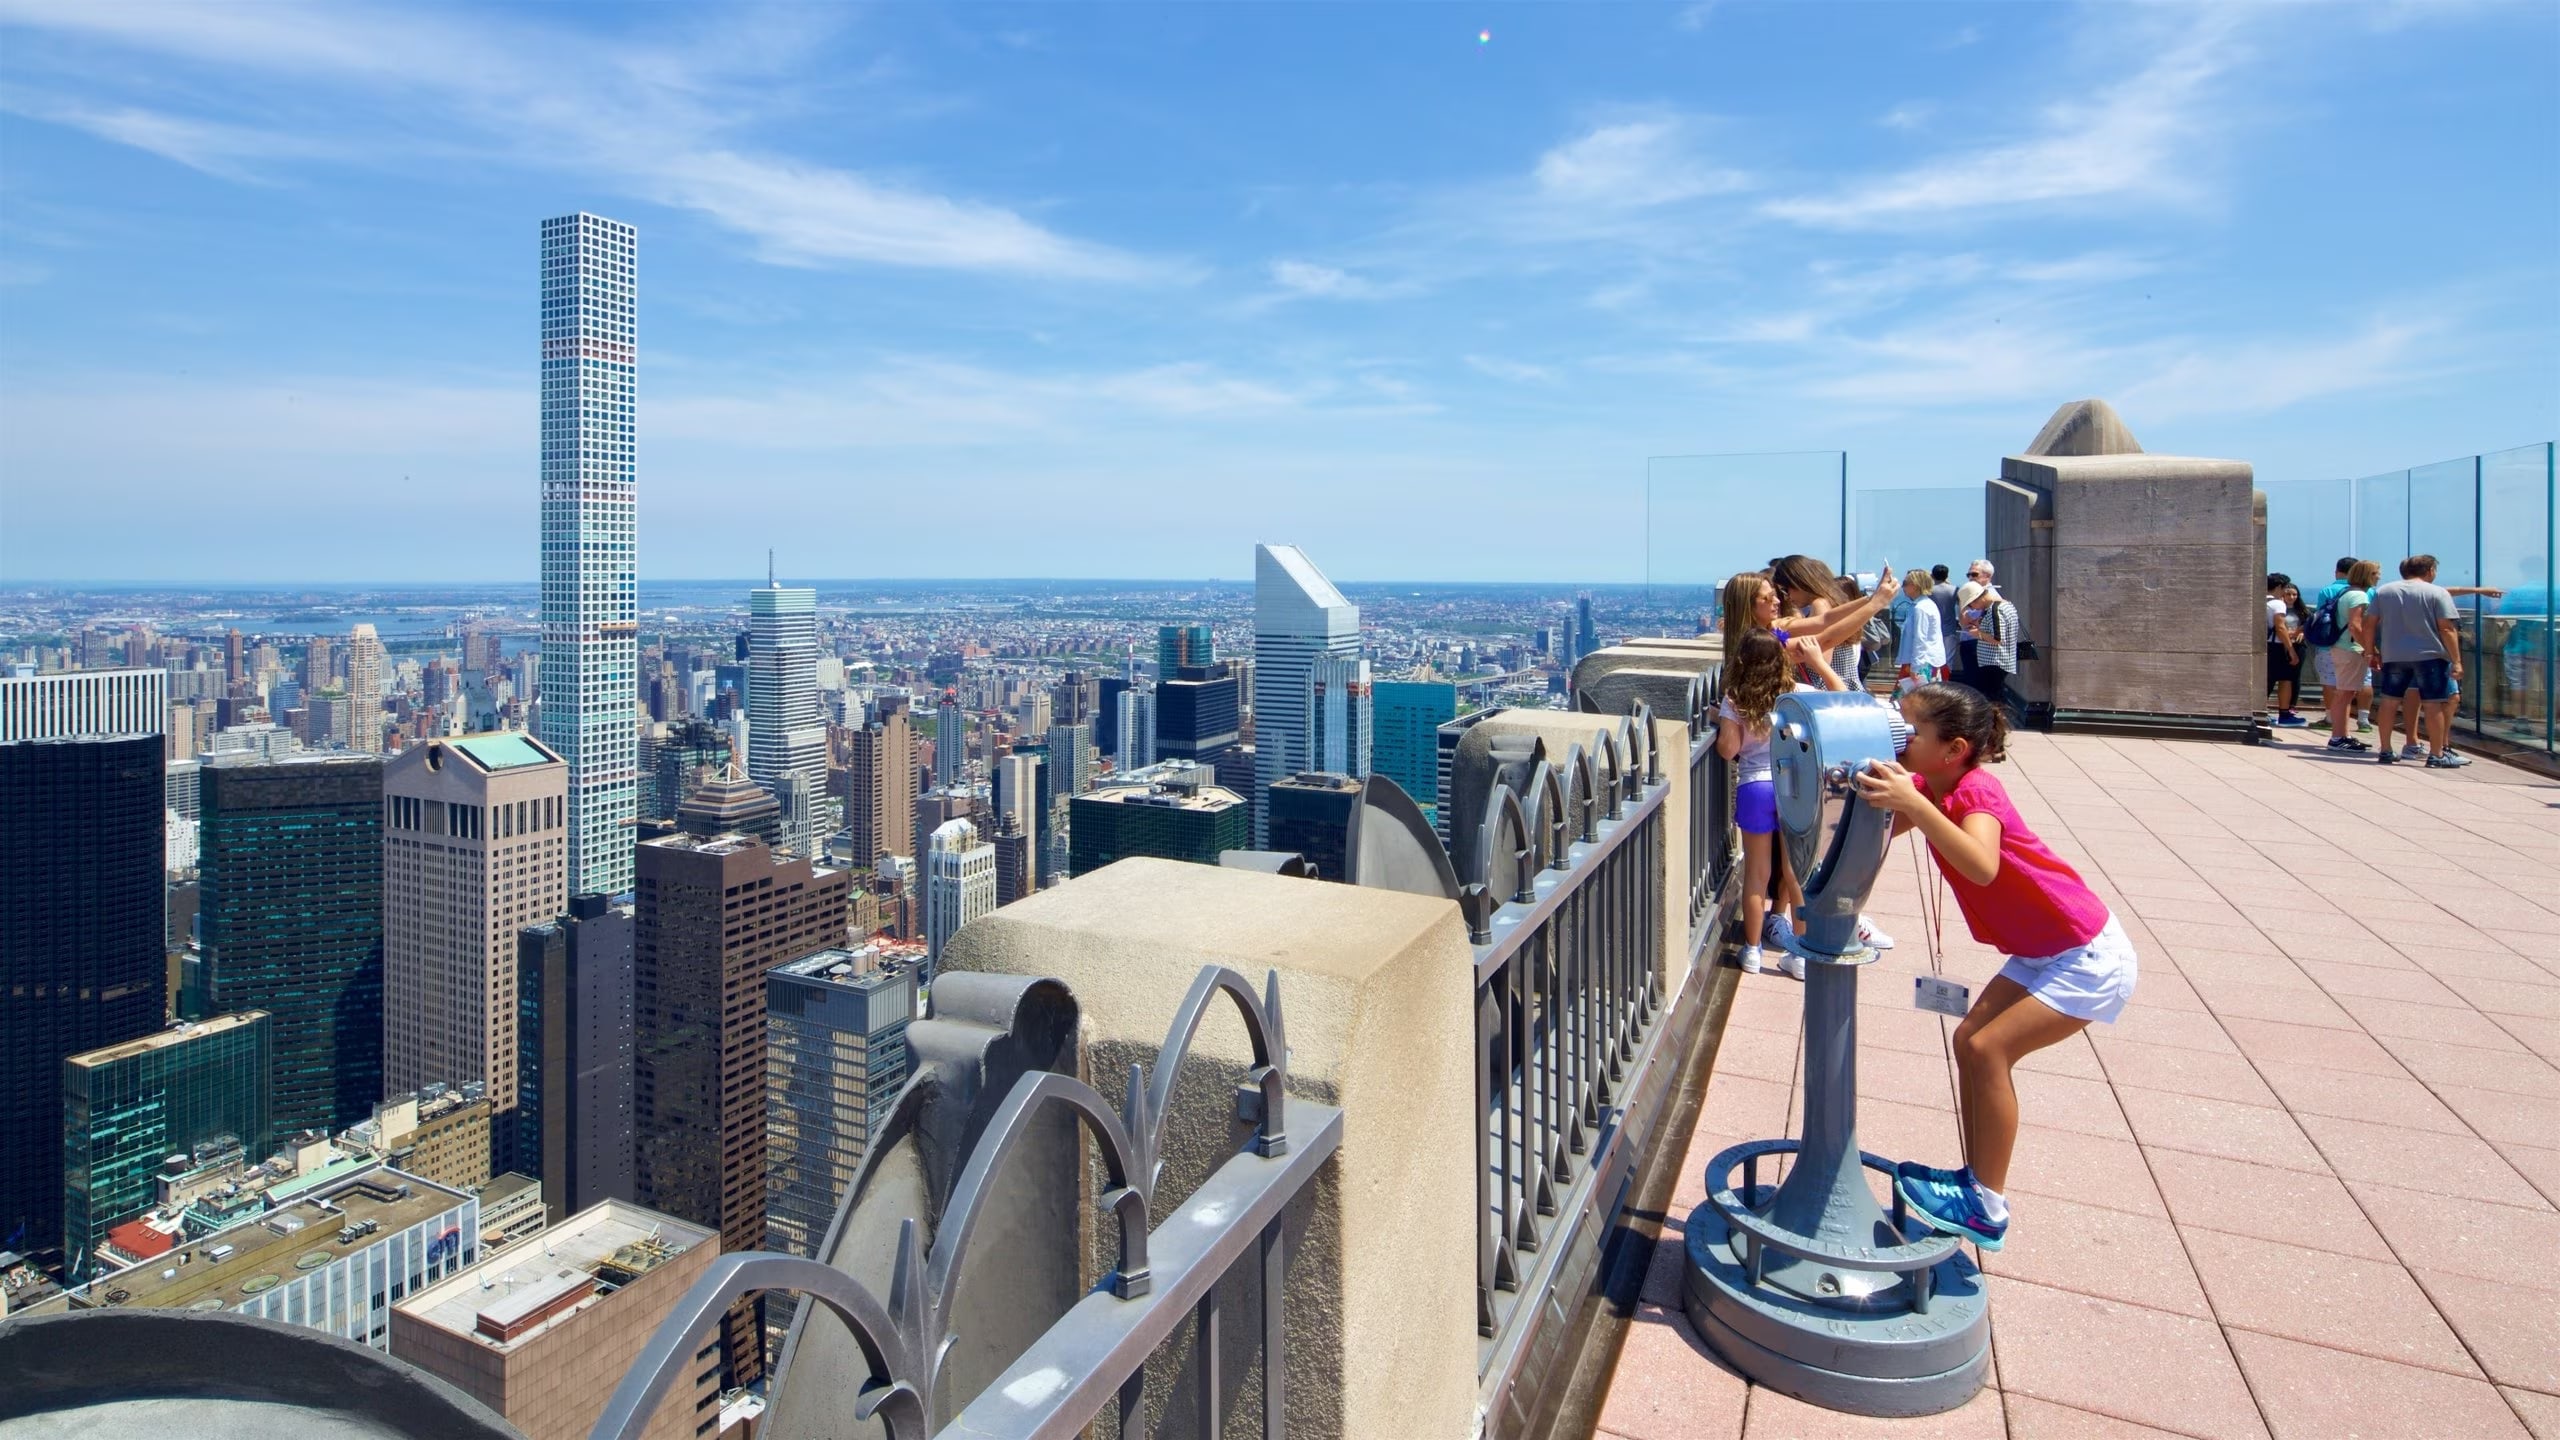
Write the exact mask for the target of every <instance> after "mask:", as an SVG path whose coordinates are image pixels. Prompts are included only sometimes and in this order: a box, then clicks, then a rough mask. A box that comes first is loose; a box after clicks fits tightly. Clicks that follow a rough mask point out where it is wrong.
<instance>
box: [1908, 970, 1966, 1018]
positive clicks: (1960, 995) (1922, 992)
mask: <svg viewBox="0 0 2560 1440" xmlns="http://www.w3.org/2000/svg"><path fill="white" fill-rule="evenodd" d="M1911 1003H1912V1005H1913V1006H1914V1007H1916V1008H1918V1009H1922V1010H1935V1011H1937V1012H1938V1013H1939V1014H1941V1015H1953V1016H1955V1017H1956V1018H1957V1019H1959V1020H1961V1019H1963V1018H1964V1013H1965V1012H1966V1011H1967V1010H1970V1009H1972V1008H1973V991H1972V990H1971V989H1969V988H1967V987H1966V986H1963V985H1960V984H1958V983H1956V982H1955V981H1953V980H1941V979H1939V978H1938V977H1937V976H1935V975H1915V976H1913V977H1911Z"/></svg>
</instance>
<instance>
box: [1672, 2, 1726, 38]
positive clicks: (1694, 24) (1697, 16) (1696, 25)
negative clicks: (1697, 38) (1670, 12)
mask: <svg viewBox="0 0 2560 1440" xmlns="http://www.w3.org/2000/svg"><path fill="white" fill-rule="evenodd" d="M1715 13H1716V0H1692V3H1690V4H1687V5H1683V6H1681V7H1680V13H1679V14H1677V15H1674V16H1672V17H1671V23H1672V25H1673V26H1674V27H1676V28H1678V29H1682V30H1688V31H1692V32H1694V31H1699V30H1704V29H1706V28H1707V17H1708V16H1711V15H1713V14H1715Z"/></svg>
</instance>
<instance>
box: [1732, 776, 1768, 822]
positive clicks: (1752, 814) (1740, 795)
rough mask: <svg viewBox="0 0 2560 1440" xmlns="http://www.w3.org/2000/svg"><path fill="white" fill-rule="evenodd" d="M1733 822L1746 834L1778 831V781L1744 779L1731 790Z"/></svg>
mask: <svg viewBox="0 0 2560 1440" xmlns="http://www.w3.org/2000/svg"><path fill="white" fill-rule="evenodd" d="M1733 823H1735V824H1736V825H1739V826H1741V827H1742V829H1743V833H1744V834H1747V835H1774V834H1776V833H1777V831H1778V782H1776V781H1774V780H1745V781H1743V782H1742V788H1740V789H1738V790H1736V791H1734V792H1733Z"/></svg>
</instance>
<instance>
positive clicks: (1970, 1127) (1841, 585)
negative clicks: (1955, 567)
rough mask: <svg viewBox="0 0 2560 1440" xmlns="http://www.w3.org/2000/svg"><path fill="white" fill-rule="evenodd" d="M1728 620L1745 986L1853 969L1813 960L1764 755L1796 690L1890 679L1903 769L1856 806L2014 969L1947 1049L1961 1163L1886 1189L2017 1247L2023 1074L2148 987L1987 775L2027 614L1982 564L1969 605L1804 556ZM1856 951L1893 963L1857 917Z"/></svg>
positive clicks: (2005, 728) (1907, 1165) (1729, 754)
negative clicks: (1904, 734) (1879, 821)
mask: <svg viewBox="0 0 2560 1440" xmlns="http://www.w3.org/2000/svg"><path fill="white" fill-rule="evenodd" d="M1722 602H1723V617H1722V622H1721V630H1722V634H1723V639H1724V670H1723V690H1724V694H1723V698H1722V700H1721V702H1720V703H1719V706H1718V709H1717V717H1716V751H1717V753H1718V754H1719V755H1721V756H1723V757H1724V759H1725V760H1726V761H1727V762H1728V763H1730V764H1731V765H1732V767H1733V779H1734V787H1735V788H1734V815H1735V820H1736V823H1737V826H1738V828H1739V829H1740V830H1741V832H1742V858H1743V882H1742V911H1743V914H1742V942H1743V943H1742V945H1741V947H1740V955H1739V963H1740V965H1741V967H1742V969H1743V970H1744V971H1745V972H1748V973H1752V974H1758V973H1761V972H1762V971H1763V970H1764V969H1765V968H1766V965H1767V959H1766V957H1767V955H1768V952H1769V951H1771V950H1775V951H1777V952H1778V954H1779V956H1780V959H1779V961H1778V966H1777V968H1778V969H1779V971H1780V972H1781V973H1783V974H1786V975H1788V976H1790V977H1792V978H1794V979H1797V980H1803V979H1805V978H1806V975H1807V973H1808V971H1807V967H1808V965H1809V964H1827V963H1833V962H1834V961H1836V960H1838V959H1841V958H1844V957H1834V956H1829V955H1824V954H1820V953H1817V952H1815V951H1813V950H1810V949H1808V948H1807V947H1806V944H1805V941H1804V937H1803V932H1802V931H1800V930H1798V929H1797V923H1798V922H1797V918H1796V917H1797V912H1798V910H1799V908H1800V907H1801V905H1802V904H1803V901H1804V894H1803V891H1802V889H1801V888H1800V886H1799V884H1798V881H1797V877H1796V876H1794V875H1792V874H1791V873H1789V871H1790V866H1789V864H1788V862H1787V857H1786V854H1785V850H1784V848H1783V847H1781V846H1780V845H1779V844H1778V843H1777V830H1778V813H1777V787H1776V784H1775V781H1776V771H1775V765H1774V763H1773V761H1772V757H1771V754H1770V736H1771V731H1772V729H1773V728H1774V723H1773V722H1774V716H1773V711H1774V710H1775V707H1776V705H1777V703H1778V699H1779V697H1780V696H1782V695H1784V694H1786V693H1788V692H1790V691H1793V690H1798V689H1807V688H1817V689H1825V690H1851V689H1864V688H1871V687H1869V686H1868V684H1867V683H1866V682H1867V681H1868V679H1869V677H1871V676H1875V675H1877V673H1878V672H1879V671H1881V670H1882V669H1884V667H1885V666H1886V665H1887V664H1890V666H1891V670H1892V689H1893V690H1894V691H1895V692H1896V697H1897V698H1896V701H1895V703H1896V704H1898V706H1899V707H1900V709H1901V711H1902V716H1903V719H1904V720H1905V721H1907V722H1908V723H1909V724H1910V726H1911V738H1910V742H1909V744H1908V745H1907V747H1906V748H1905V749H1904V750H1903V752H1902V754H1901V755H1900V756H1899V757H1897V758H1896V759H1893V760H1877V761H1873V762H1870V764H1869V765H1868V767H1867V769H1866V770H1864V771H1863V772H1861V773H1860V774H1859V775H1858V776H1857V777H1856V780H1855V784H1856V788H1857V793H1858V796H1859V798H1860V799H1862V800H1863V801H1865V802H1866V803H1868V804H1871V805H1874V806H1875V807H1877V808H1878V809H1880V810H1884V811H1886V812H1888V813H1889V814H1891V815H1892V817H1893V834H1894V836H1895V837H1897V838H1898V837H1900V836H1902V835H1904V834H1906V833H1911V832H1915V831H1916V832H1917V833H1918V835H1919V837H1920V838H1919V842H1918V843H1922V844H1925V845H1926V846H1927V847H1928V851H1929V855H1930V858H1931V859H1932V860H1934V861H1935V862H1936V865H1937V869H1938V873H1939V874H1940V876H1941V877H1943V879H1944V881H1945V883H1946V885H1947V887H1948V889H1949V891H1950V892H1951V893H1953V895H1954V896H1955V899H1956V904H1957V908H1958V909H1959V910H1961V911H1962V913H1963V915H1964V918H1965V923H1966V925H1967V927H1968V928H1970V929H1971V931H1972V932H1973V935H1974V938H1976V939H1977V940H1979V941H1981V942H1983V943H1985V944H1988V945H1993V946H1996V947H1998V948H1999V950H2000V952H2001V953H2002V954H2003V955H2005V956H2007V957H2009V958H2008V960H2007V962H2006V963H2005V964H2004V965H2003V966H2002V967H2001V970H2000V973H1999V974H1998V975H1997V976H1995V977H1994V978H1993V979H1992V980H1991V981H1990V982H1989V983H1988V984H1986V985H1985V986H1984V987H1983V989H1982V992H1981V994H1980V995H1979V996H1978V997H1976V998H1975V999H1974V1000H1973V1001H1972V1003H1971V1006H1970V1008H1968V1010H1967V1011H1966V1013H1965V1018H1964V1022H1963V1023H1962V1024H1961V1025H1958V1026H1957V1027H1956V1031H1955V1035H1954V1037H1953V1040H1952V1042H1951V1045H1952V1049H1953V1052H1954V1055H1955V1060H1956V1068H1957V1078H1958V1083H1959V1088H1960V1092H1961V1096H1960V1098H1961V1109H1960V1117H1959V1118H1960V1121H1961V1124H1962V1129H1963V1136H1964V1157H1963V1158H1964V1163H1963V1164H1960V1165H1958V1166H1956V1167H1954V1168H1951V1169H1941V1168H1936V1167H1931V1166H1926V1165H1922V1164H1919V1163H1917V1162H1912V1161H1905V1162H1903V1163H1902V1164H1900V1165H1899V1166H1897V1167H1896V1170H1895V1175H1894V1184H1895V1186H1896V1188H1897V1189H1898V1190H1899V1192H1900V1193H1901V1195H1902V1197H1903V1199H1904V1200H1905V1201H1906V1202H1907V1203H1908V1204H1909V1206H1910V1207H1911V1211H1912V1213H1913V1214H1915V1215H1916V1216H1918V1217H1919V1218H1920V1219H1921V1220H1922V1221H1923V1222H1924V1223H1926V1224H1928V1225H1929V1226H1931V1227H1932V1228H1935V1229H1937V1230H1940V1231H1943V1232H1945V1233H1947V1234H1951V1235H1958V1236H1961V1237H1963V1238H1965V1239H1968V1240H1971V1241H1973V1242H1974V1243H1975V1244H1976V1245H1978V1246H1979V1247H1980V1248H1982V1249H1984V1250H1997V1249H1999V1248H2000V1247H2001V1245H2002V1244H2003V1243H2004V1241H2005V1239H2006V1237H2007V1235H2008V1231H2009V1222H2010V1214H2009V1202H2008V1199H2007V1196H2006V1194H2005V1191H2006V1190H2007V1188H2008V1185H2009V1178H2010V1177H2009V1163H2010V1159H2011V1155H2012V1152H2013V1150H2014V1148H2015V1144H2016V1139H2017V1130H2018V1096H2017V1092H2016V1089H2015V1087H2014V1085H2013V1084H2012V1082H2011V1079H2010V1074H2011V1071H2012V1070H2013V1069H2014V1068H2015V1066H2016V1065H2017V1063H2018V1061H2019V1060H2021V1059H2022V1058H2024V1057H2025V1056H2027V1055H2029V1054H2032V1053H2034V1052H2035V1051H2037V1050H2041V1049H2044V1048H2046V1047H2048V1046H2051V1045H2055V1044H2058V1043H2060V1042H2061V1041H2064V1040H2067V1039H2069V1038H2070V1037H2071V1036H2073V1035H2076V1034H2078V1033H2079V1032H2080V1031H2081V1030H2082V1029H2084V1028H2086V1027H2087V1026H2089V1025H2091V1024H2093V1023H2095V1024H2104V1023H2109V1022H2112V1021H2113V1020H2115V1018H2116V1017H2117V1016H2118V1015H2119V1014H2121V1013H2122V1012H2123V1010H2124V1007H2125V1004H2126V1002H2127V1001H2128V1000H2130V999H2131V998H2132V995H2133V990H2134V986H2135V983H2136V981H2137V979H2138V975H2139V968H2140V967H2139V964H2138V961H2137V958H2136V956H2135V954H2134V949H2133V945H2132V942H2131V941H2130V940H2129V939H2128V938H2127V936H2126V933H2125V930H2124V927H2123V926H2122V925H2120V924H2119V923H2117V921H2116V919H2115V917H2114V916H2113V914H2111V913H2110V912H2109V911H2108V909H2107V906H2106V903H2105V902H2104V901H2103V900H2102V899H2100V898H2099V897H2098V895H2097V894H2096V893H2095V892H2093V891H2092V890H2090V888H2089V887H2088V885H2087V884H2086V883H2085V882H2083V881H2082V879H2081V878H2080V876H2079V874H2078V873H2077V872H2076V871H2074V870H2073V869H2072V868H2071V866H2070V864H2069V863H2068V862H2066V861H2065V860H2063V859H2062V858H2061V857H2060V856H2059V855H2057V854H2055V853H2054V851H2053V850H2052V848H2051V847H2050V846H2047V845H2046V844H2045V843H2044V842H2043V841H2042V840H2040V839H2039V838H2037V836H2036V835H2035V833H2034V831H2033V830H2031V829H2030V828H2029V827H2028V825H2027V823H2026V821H2025V820H2024V818H2022V817H2021V816H2020V815H2019V813H2018V810H2017V807H2016V806H2015V805H2014V804H2012V803H2011V802H2010V799H2009V795H2008V791H2007V790H2006V789H2005V788H2004V787H2003V786H2002V785H2001V783H2000V781H1999V780H1998V779H1997V778H1995V777H1994V776H1993V775H1992V774H1990V773H1989V771H1987V770H1986V769H1984V768H1983V767H1984V766H1986V765H1988V764H1992V763H1995V762H1998V761H2001V760H2004V759H2006V758H2007V742H2008V734H2009V717H2008V707H2007V706H2006V705H2005V704H2003V703H2001V702H2002V699H2003V697H2004V696H2005V694H2006V692H2007V689H2008V678H2009V676H2010V675H2012V674H2015V673H2016V671H2017V668H2018V661H2019V659H2020V653H2019V652H2020V650H2021V648H2022V647H2021V637H2022V626H2021V625H2020V621H2019V615H2018V608H2017V606H2016V605H2014V604H2012V603H2011V602H2010V601H2009V600H2007V599H2006V598H2005V597H2003V596H2002V595H2001V594H2000V591H1999V588H1998V586H1997V583H1996V581H1995V579H1994V576H1993V570H1992V567H1991V564H1990V562H1988V561H1984V560H1977V561H1975V562H1974V563H1973V565H1972V566H1971V567H1969V568H1968V570H1967V572H1966V578H1965V583H1964V584H1963V585H1962V586H1960V587H1959V586H1954V585H1951V584H1950V583H1949V582H1948V574H1947V569H1946V567H1945V566H1939V567H1937V568H1936V569H1934V570H1913V571H1911V572H1909V573H1908V574H1905V575H1903V576H1901V577H1900V578H1899V579H1898V580H1897V579H1896V578H1895V576H1894V572H1893V571H1892V569H1891V567H1889V566H1887V567H1883V568H1882V569H1881V570H1880V571H1879V573H1878V574H1877V575H1876V576H1875V577H1874V579H1873V580H1872V581H1866V580H1862V579H1861V578H1859V577H1842V576H1838V575H1835V574H1834V573H1833V572H1832V570H1831V568H1830V567H1829V566H1827V565H1825V564H1823V563H1822V562H1821V561H1819V560H1816V559H1813V558H1812V557H1810V556H1805V555H1788V556H1783V557H1781V558H1779V559H1777V560H1773V561H1771V562H1770V564H1769V567H1768V568H1767V569H1765V570H1755V571H1747V572H1745V573H1743V574H1740V575H1736V576H1734V577H1733V578H1732V579H1731V580H1728V581H1726V582H1725V587H1724V593H1723V597H1722ZM2032 657H2033V652H2032V651H2029V652H2028V658H2032ZM1857 937H1858V943H1859V945H1861V946H1863V947H1865V948H1867V949H1870V950H1884V949H1890V948H1892V946H1893V938H1892V937H1891V936H1889V935H1887V934H1885V933H1884V932H1883V930H1881V929H1880V928H1878V927H1877V925H1876V924H1875V922H1874V921H1873V920H1872V919H1870V918H1869V917H1867V916H1865V915H1860V916H1859V917H1858V928H1857Z"/></svg>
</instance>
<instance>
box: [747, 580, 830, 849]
mask: <svg viewBox="0 0 2560 1440" xmlns="http://www.w3.org/2000/svg"><path fill="white" fill-rule="evenodd" d="M791 775H797V776H800V777H802V778H803V779H805V780H807V781H808V784H809V796H811V797H814V796H816V795H822V794H824V793H826V788H827V722H826V721H825V720H824V719H822V718H820V716H819V714H818V592H817V591H815V590H809V589H800V588H785V587H783V586H781V585H776V584H772V583H767V584H766V585H765V586H764V587H763V588H761V589H757V590H751V591H749V592H747V777H748V778H749V779H751V780H753V781H755V782H756V783H757V784H759V785H762V786H763V787H764V788H765V790H766V791H767V792H768V793H770V794H771V795H772V796H773V797H774V799H775V800H776V801H781V800H782V799H783V792H784V790H785V786H784V784H783V780H784V777H785V776H791ZM806 798H809V797H804V799H806ZM791 808H792V807H791V806H789V805H785V807H784V809H785V812H786V817H787V818H788V819H789V820H790V821H791V823H790V825H789V826H787V827H786V828H785V831H784V833H783V836H782V844H781V847H780V848H782V849H785V850H789V851H791V852H792V853H793V854H796V855H815V854H817V853H818V852H817V849H816V844H817V841H818V840H819V838H820V837H819V836H818V835H817V834H816V833H815V831H816V829H817V827H816V825H815V824H814V822H813V817H812V815H811V813H810V808H809V807H808V806H807V805H805V804H804V805H802V806H801V807H799V808H800V813H799V814H797V815H790V814H789V811H790V810H791Z"/></svg>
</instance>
